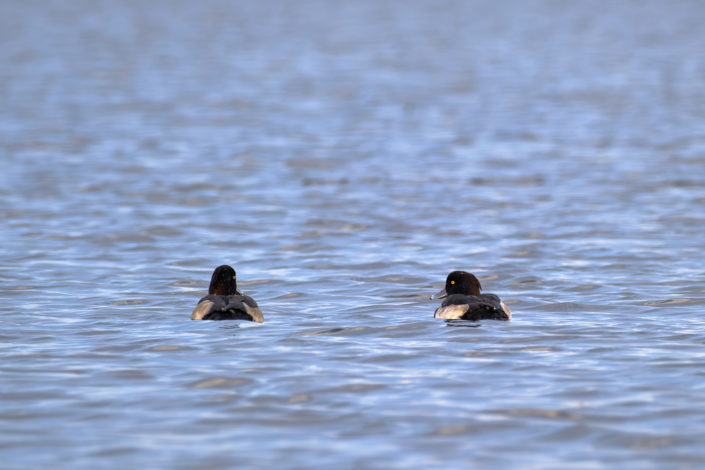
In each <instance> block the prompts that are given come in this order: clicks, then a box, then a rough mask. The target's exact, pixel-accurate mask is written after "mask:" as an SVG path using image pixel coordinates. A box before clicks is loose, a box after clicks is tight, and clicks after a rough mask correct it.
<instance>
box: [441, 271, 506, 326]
mask: <svg viewBox="0 0 705 470" xmlns="http://www.w3.org/2000/svg"><path fill="white" fill-rule="evenodd" d="M481 289H482V286H481V285H480V281H479V280H478V279H477V277H475V275H474V274H471V273H469V272H466V271H453V272H451V273H450V274H448V277H447V278H446V286H445V288H444V289H442V290H441V291H440V292H438V293H437V294H435V295H432V296H431V300H433V299H445V300H443V303H441V306H440V307H438V308H437V309H436V311H435V312H434V314H433V317H434V318H443V319H444V320H470V321H479V320H501V321H509V320H511V319H512V312H511V311H510V310H509V307H507V306H506V305H505V303H504V302H502V301H501V300H500V299H499V297H497V296H496V295H495V294H480V290H481Z"/></svg>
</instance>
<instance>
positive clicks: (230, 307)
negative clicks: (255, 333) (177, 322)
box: [191, 265, 264, 323]
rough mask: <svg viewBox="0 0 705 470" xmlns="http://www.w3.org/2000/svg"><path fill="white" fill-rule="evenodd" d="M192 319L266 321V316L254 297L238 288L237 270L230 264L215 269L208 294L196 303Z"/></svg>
mask: <svg viewBox="0 0 705 470" xmlns="http://www.w3.org/2000/svg"><path fill="white" fill-rule="evenodd" d="M191 320H249V321H256V322H258V323H263V322H264V316H262V312H261V311H260V309H259V307H258V306H257V302H255V300H254V299H253V298H252V297H249V296H247V295H242V294H241V293H240V292H239V291H238V290H237V280H236V279H235V270H234V269H233V268H231V267H230V266H228V265H223V266H218V267H217V268H215V271H213V276H211V283H210V286H209V287H208V295H207V296H205V297H203V298H202V299H201V300H199V301H198V304H196V308H194V309H193V313H191Z"/></svg>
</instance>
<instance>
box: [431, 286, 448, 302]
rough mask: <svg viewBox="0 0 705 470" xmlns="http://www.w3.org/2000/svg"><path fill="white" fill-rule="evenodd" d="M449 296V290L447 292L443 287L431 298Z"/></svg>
mask: <svg viewBox="0 0 705 470" xmlns="http://www.w3.org/2000/svg"><path fill="white" fill-rule="evenodd" d="M446 297H448V292H446V290H445V288H443V289H441V290H440V292H438V293H436V294H433V295H432V296H431V297H430V299H431V300H436V299H444V298H446Z"/></svg>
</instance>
